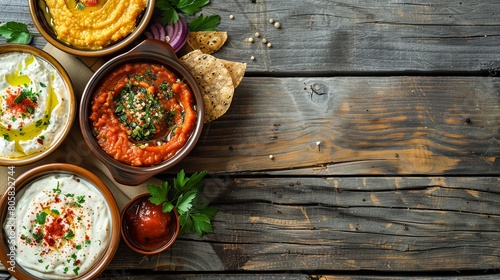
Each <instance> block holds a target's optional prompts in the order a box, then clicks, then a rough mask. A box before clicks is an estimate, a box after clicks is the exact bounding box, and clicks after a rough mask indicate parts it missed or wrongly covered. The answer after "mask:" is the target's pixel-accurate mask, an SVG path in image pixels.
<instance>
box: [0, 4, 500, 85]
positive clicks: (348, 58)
mask: <svg viewBox="0 0 500 280" xmlns="http://www.w3.org/2000/svg"><path fill="white" fill-rule="evenodd" d="M0 7H2V9H3V10H2V13H1V16H2V19H1V21H9V20H15V21H21V22H26V23H28V24H29V27H30V30H31V31H33V32H36V29H35V28H34V25H33V23H32V22H31V18H30V15H29V11H28V10H29V9H28V6H27V4H26V2H22V1H14V0H1V1H0ZM203 11H204V14H218V15H221V17H222V20H221V24H220V26H219V29H220V30H226V31H228V35H229V39H228V41H227V43H226V46H225V47H224V48H223V49H222V50H221V51H220V52H219V53H217V56H219V57H221V58H225V59H230V60H236V61H243V62H248V73H249V74H258V73H273V74H278V73H279V74H280V75H293V76H297V75H314V74H319V73H321V74H325V75H326V74H335V75H336V74H345V73H358V72H365V73H372V72H388V73H395V72H398V71H433V72H442V71H444V72H447V71H453V72H455V71H458V72H477V71H482V72H483V73H488V72H489V71H492V72H495V73H496V72H497V71H498V70H499V69H500V53H499V52H498V45H500V36H498V35H499V30H500V11H499V8H498V3H497V2H496V1H494V0H488V1H452V0H444V1H439V3H432V4H422V3H410V2H401V1H376V2H369V3H368V2H365V1H352V0H337V1H321V0H314V1H291V2H290V1H287V2H286V3H285V4H284V3H283V2H282V1H250V0H248V1H232V0H217V1H211V4H210V5H209V6H207V7H206V8H204V9H203ZM229 15H234V19H233V20H230V19H229ZM270 18H273V19H275V20H277V21H279V22H280V23H281V25H282V27H281V28H280V29H276V28H274V26H273V25H271V24H269V23H268V19H270ZM255 32H260V33H261V34H262V37H265V38H267V40H268V41H269V42H271V43H272V48H267V47H266V46H265V45H263V44H261V43H258V42H256V43H253V44H251V43H247V42H246V41H245V39H246V38H248V37H250V36H253V35H254V33H255ZM262 37H261V38H262ZM3 42H4V40H3V39H0V43H3ZM33 44H34V45H35V46H37V47H40V48H42V47H43V46H44V44H45V41H44V40H43V38H41V37H36V38H35V40H34V42H33ZM251 56H254V57H255V58H256V60H255V61H250V57H251Z"/></svg>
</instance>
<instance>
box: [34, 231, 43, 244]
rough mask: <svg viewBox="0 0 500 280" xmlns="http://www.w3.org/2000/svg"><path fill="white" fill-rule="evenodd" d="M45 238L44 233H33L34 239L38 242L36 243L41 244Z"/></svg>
mask: <svg viewBox="0 0 500 280" xmlns="http://www.w3.org/2000/svg"><path fill="white" fill-rule="evenodd" d="M43 237H44V234H43V232H40V233H33V238H34V239H35V240H36V243H40V242H41V241H42V239H43Z"/></svg>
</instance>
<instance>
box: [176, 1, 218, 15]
mask: <svg viewBox="0 0 500 280" xmlns="http://www.w3.org/2000/svg"><path fill="white" fill-rule="evenodd" d="M172 2H173V3H176V2H177V3H176V6H177V9H179V10H180V11H182V12H183V13H185V14H187V15H188V16H192V15H194V14H196V13H197V12H200V11H201V8H202V7H203V6H205V5H207V4H208V3H210V0H172Z"/></svg>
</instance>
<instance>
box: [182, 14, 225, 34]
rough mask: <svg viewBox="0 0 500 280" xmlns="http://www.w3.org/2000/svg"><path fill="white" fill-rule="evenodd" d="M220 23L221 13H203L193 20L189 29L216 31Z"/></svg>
mask: <svg viewBox="0 0 500 280" xmlns="http://www.w3.org/2000/svg"><path fill="white" fill-rule="evenodd" d="M219 23H220V16H219V15H212V16H204V15H203V14H201V15H199V16H198V17H197V18H195V19H194V20H192V21H191V22H190V23H189V24H188V26H189V31H215V30H216V29H215V28H216V27H217V26H218V25H219Z"/></svg>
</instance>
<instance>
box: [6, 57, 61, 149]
mask: <svg viewBox="0 0 500 280" xmlns="http://www.w3.org/2000/svg"><path fill="white" fill-rule="evenodd" d="M34 61H35V57H34V56H29V57H28V58H27V59H26V60H25V61H24V63H23V62H21V63H19V66H18V70H17V71H15V72H14V73H13V74H11V75H7V76H6V80H7V82H8V84H9V85H10V86H11V87H14V88H15V87H25V89H28V88H31V86H32V85H33V81H32V80H31V79H30V77H29V76H27V75H23V73H22V69H23V65H24V66H25V67H26V66H28V65H30V64H31V63H33V62H34ZM51 79H52V81H53V80H54V79H55V76H54V75H52V77H51ZM26 86H27V87H26ZM44 86H46V87H48V91H49V95H48V96H47V104H48V106H47V109H46V111H45V112H43V116H42V117H41V118H40V119H38V120H36V121H34V122H31V123H30V124H28V125H23V126H22V127H20V128H19V129H13V128H11V127H8V126H6V125H5V124H4V123H2V124H1V125H0V137H3V139H4V140H6V141H9V142H11V141H13V142H14V143H15V151H16V152H19V153H21V154H25V152H24V149H23V148H22V146H21V145H20V142H23V141H29V140H32V139H37V141H38V143H39V144H43V143H44V140H45V137H44V135H42V132H43V130H44V129H45V128H47V127H48V126H49V124H50V116H51V114H52V111H53V110H54V108H55V107H56V106H57V104H59V101H58V98H57V95H56V93H55V91H54V88H53V87H52V86H51V84H49V85H44ZM0 98H4V97H3V96H2V97H0ZM2 102H3V101H2ZM1 113H2V114H3V113H4V112H1ZM32 117H33V115H29V113H26V114H20V115H18V116H14V117H13V119H12V121H15V120H16V119H17V118H21V119H27V118H32Z"/></svg>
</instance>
